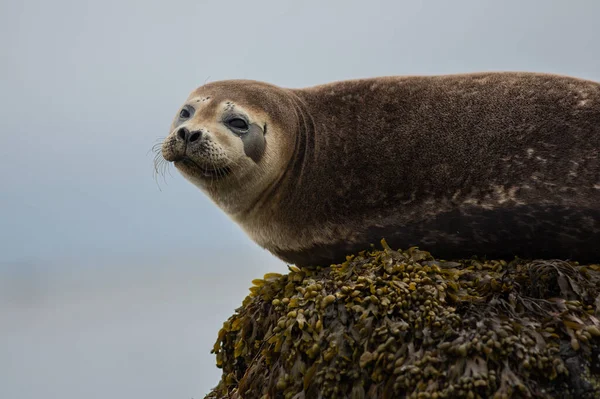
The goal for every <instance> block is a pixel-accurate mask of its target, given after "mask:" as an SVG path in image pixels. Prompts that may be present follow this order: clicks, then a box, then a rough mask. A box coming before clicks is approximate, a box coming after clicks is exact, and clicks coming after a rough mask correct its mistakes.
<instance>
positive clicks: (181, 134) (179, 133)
mask: <svg viewBox="0 0 600 399" xmlns="http://www.w3.org/2000/svg"><path fill="white" fill-rule="evenodd" d="M188 133H189V131H188V130H187V129H186V128H184V127H182V128H181V129H179V130H178V131H177V137H179V138H180V139H181V140H183V141H186V139H187V135H188Z"/></svg>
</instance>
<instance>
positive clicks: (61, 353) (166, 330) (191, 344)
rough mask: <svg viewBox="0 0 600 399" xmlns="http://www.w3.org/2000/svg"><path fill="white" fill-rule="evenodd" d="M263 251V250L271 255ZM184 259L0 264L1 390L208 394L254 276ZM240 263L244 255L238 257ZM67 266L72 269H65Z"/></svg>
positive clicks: (267, 264) (19, 393) (27, 394)
mask: <svg viewBox="0 0 600 399" xmlns="http://www.w3.org/2000/svg"><path fill="white" fill-rule="evenodd" d="M265 255H266V254H265ZM212 256H213V258H212V259H213V260H212V262H211V265H210V269H207V268H206V266H204V267H200V266H199V263H198V262H193V261H190V260H189V259H188V260H185V259H179V260H167V259H164V260H162V261H161V262H155V263H154V264H152V263H151V262H148V263H147V264H145V265H144V266H141V265H139V264H116V263H113V264H111V265H110V266H109V265H105V266H102V267H84V268H80V267H77V265H72V267H70V268H57V269H58V270H60V271H55V270H49V269H45V271H42V270H31V269H29V270H27V269H28V267H27V266H28V265H17V267H18V268H19V269H18V270H12V271H11V270H9V269H10V267H7V266H6V265H4V266H3V267H2V268H1V269H0V323H1V324H0V326H1V328H0V332H1V339H2V341H1V344H0V376H1V377H0V380H1V381H2V383H1V384H0V398H7V399H8V398H10V399H17V398H39V397H45V398H84V397H85V398H88V399H92V398H107V397H111V398H138V397H139V398H142V397H143V398H167V397H169V398H192V397H194V398H201V397H203V395H204V394H205V393H206V392H207V390H208V389H209V388H210V387H211V386H213V385H215V384H216V383H217V382H218V380H219V378H220V372H219V370H218V369H217V368H216V366H215V362H214V355H210V354H209V352H210V350H211V349H212V345H213V343H214V342H215V339H216V336H217V332H218V330H219V328H220V327H221V325H222V323H223V321H224V320H226V318H227V317H228V316H229V315H231V314H232V313H233V311H234V309H235V308H236V307H238V306H239V305H240V303H241V301H242V300H243V297H244V296H245V295H246V293H247V292H248V287H249V286H250V283H249V281H250V280H251V279H252V278H256V277H260V276H262V274H264V273H266V272H268V271H280V272H283V271H284V269H285V268H284V266H283V265H282V264H281V263H280V262H278V261H276V260H273V258H271V257H270V256H265V259H264V264H263V265H262V266H259V267H256V265H254V267H253V268H252V269H246V270H244V269H242V270H241V271H236V272H235V273H231V272H229V271H228V270H231V268H230V265H229V262H231V258H228V260H227V262H226V263H225V262H223V261H220V260H219V258H218V257H216V256H218V254H213V255H212ZM238 261H239V262H243V259H239V260H238ZM65 269H67V270H65Z"/></svg>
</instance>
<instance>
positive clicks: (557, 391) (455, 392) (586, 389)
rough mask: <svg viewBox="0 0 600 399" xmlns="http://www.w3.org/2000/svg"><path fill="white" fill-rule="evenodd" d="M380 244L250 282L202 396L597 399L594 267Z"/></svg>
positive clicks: (598, 281)
mask: <svg viewBox="0 0 600 399" xmlns="http://www.w3.org/2000/svg"><path fill="white" fill-rule="evenodd" d="M382 244H383V250H381V251H380V250H375V249H373V250H372V251H365V252H361V253H360V254H358V255H356V256H352V257H349V258H348V259H347V261H346V262H344V263H343V264H340V265H332V266H330V267H323V268H315V269H298V268H296V267H293V266H291V267H290V273H289V274H286V275H279V274H268V275H266V276H265V277H264V279H261V280H255V281H253V284H254V286H253V287H252V288H251V289H250V291H251V293H250V295H249V296H248V297H247V298H246V299H245V300H244V302H243V305H242V307H241V308H239V309H237V311H236V313H235V314H234V315H233V316H231V317H230V318H229V320H227V321H226V322H225V323H224V325H223V328H222V329H221V331H220V332H219V337H218V340H217V342H216V344H215V347H214V353H216V357H217V365H218V367H220V368H222V369H223V374H222V378H221V381H220V382H219V383H218V385H217V386H216V387H215V388H214V389H213V391H212V392H211V393H210V394H208V396H207V398H290V399H291V398H294V399H301V398H357V399H358V398H398V397H408V398H487V397H493V398H512V397H523V398H528V397H531V398H533V397H535V398H569V397H572V398H586V397H589V398H594V397H595V398H598V397H600V321H599V318H600V266H598V265H583V266H582V265H578V264H577V263H574V262H565V261H558V260H547V261H543V260H537V261H524V260H519V259H515V260H513V261H511V262H506V261H503V260H499V261H496V260H479V259H475V258H474V259H469V260H462V261H456V262H446V261H442V260H436V259H434V258H433V257H432V256H431V254H429V253H428V252H425V251H420V250H418V249H417V248H411V249H409V250H407V251H394V250H392V249H390V248H389V247H388V246H387V245H386V244H385V241H384V242H382Z"/></svg>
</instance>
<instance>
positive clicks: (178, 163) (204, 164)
mask: <svg viewBox="0 0 600 399" xmlns="http://www.w3.org/2000/svg"><path fill="white" fill-rule="evenodd" d="M286 103H288V108H286V107H285V106H286ZM288 114H289V97H288V95H287V93H286V92H285V91H284V90H283V89H280V88H278V87H276V86H272V85H269V84H265V83H261V82H255V81H244V80H233V81H222V82H214V83H210V84H207V85H204V86H202V87H199V88H198V89H196V90H194V91H193V92H192V93H191V94H190V96H189V97H188V99H187V101H186V102H185V104H184V105H183V106H182V107H181V108H180V109H179V110H178V111H177V115H176V116H175V119H174V121H173V124H172V126H171V132H170V134H169V135H168V136H167V137H166V139H165V140H164V142H163V144H162V155H163V157H164V159H165V160H167V161H169V162H173V163H174V165H175V167H176V168H177V169H178V170H179V172H181V174H183V176H184V177H185V178H186V179H188V180H189V181H190V182H192V183H193V184H195V185H196V186H198V187H199V188H200V189H202V190H203V191H205V192H206V193H207V194H208V195H209V196H210V197H211V199H212V200H213V201H215V202H216V203H217V204H218V205H219V206H221V207H222V208H224V210H225V211H227V212H228V213H229V214H235V213H239V212H243V211H245V210H247V208H248V206H249V205H251V204H252V203H255V201H256V200H257V199H258V198H259V197H260V194H261V193H262V192H263V191H264V190H265V189H266V188H267V187H268V186H269V185H270V184H272V183H273V182H274V181H276V180H277V178H278V176H279V175H280V174H281V173H282V172H283V171H284V170H285V167H286V165H287V163H288V162H289V160H290V158H291V157H292V152H291V151H290V149H293V148H294V145H293V140H294V137H293V136H294V134H293V133H294V119H295V118H293V117H290V115H288ZM290 144H291V145H290ZM241 198H243V199H244V200H241Z"/></svg>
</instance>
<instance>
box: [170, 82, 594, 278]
mask: <svg viewBox="0 0 600 399" xmlns="http://www.w3.org/2000/svg"><path fill="white" fill-rule="evenodd" d="M161 151H162V156H163V157H164V159H165V160H166V161H169V162H172V163H174V164H175V167H176V168H177V169H178V170H179V171H180V172H181V174H182V175H183V176H184V177H185V178H187V179H188V180H189V181H191V182H192V183H193V184H195V185H196V186H198V187H199V188H200V189H202V191H204V192H205V193H206V194H207V195H208V196H209V197H210V198H211V199H212V200H213V201H214V202H215V203H216V204H217V205H218V206H219V207H220V208H221V209H222V210H224V211H225V212H226V213H227V214H228V215H229V216H230V217H231V218H232V219H233V220H234V221H235V222H237V223H238V224H239V225H240V226H241V227H242V228H243V229H244V230H245V231H246V233H247V234H248V235H249V236H250V237H251V238H252V239H253V240H254V241H255V242H256V243H258V244H259V245H260V246H262V247H263V248H266V249H267V250H269V251H270V252H271V253H273V254H274V255H276V256H277V257H279V258H280V259H282V260H284V261H285V262H289V263H294V264H296V265H299V266H312V265H329V264H331V263H337V262H340V261H343V260H345V257H346V256H347V255H348V254H352V253H356V252H358V251H360V250H363V249H368V248H369V247H370V244H372V243H378V242H379V241H380V240H381V238H385V239H386V240H387V242H388V243H389V245H391V246H393V247H396V248H407V247H411V246H418V247H419V248H421V249H424V250H428V251H431V252H432V253H434V254H435V255H436V256H439V257H441V258H444V259H456V258H464V257H471V256H473V255H477V256H481V257H488V258H490V257H494V258H505V259H506V258H512V257H514V256H518V257H522V258H561V259H573V260H577V261H581V262H597V261H600V84H599V83H597V82H593V81H588V80H583V79H578V78H573V77H566V76H558V75H550V74H537V73H525V72H505V73H499V72H497V73H472V74H457V75H441V76H398V77H381V78H369V79H357V80H350V81H342V82H335V83H329V84H324V85H319V86H315V87H311V88H305V89H286V88H281V87H278V86H275V85H272V84H268V83H262V82H257V81H249V80H230V81H219V82H212V83H209V84H206V85H204V86H201V87H199V88H198V89H196V90H194V91H193V92H192V93H191V95H190V96H189V98H188V99H187V101H186V102H185V104H184V105H183V107H182V108H180V109H179V111H178V112H177V116H176V117H175V120H174V121H173V125H172V127H171V132H170V134H169V135H168V136H167V137H166V139H165V140H164V141H163V143H162V149H161Z"/></svg>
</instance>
